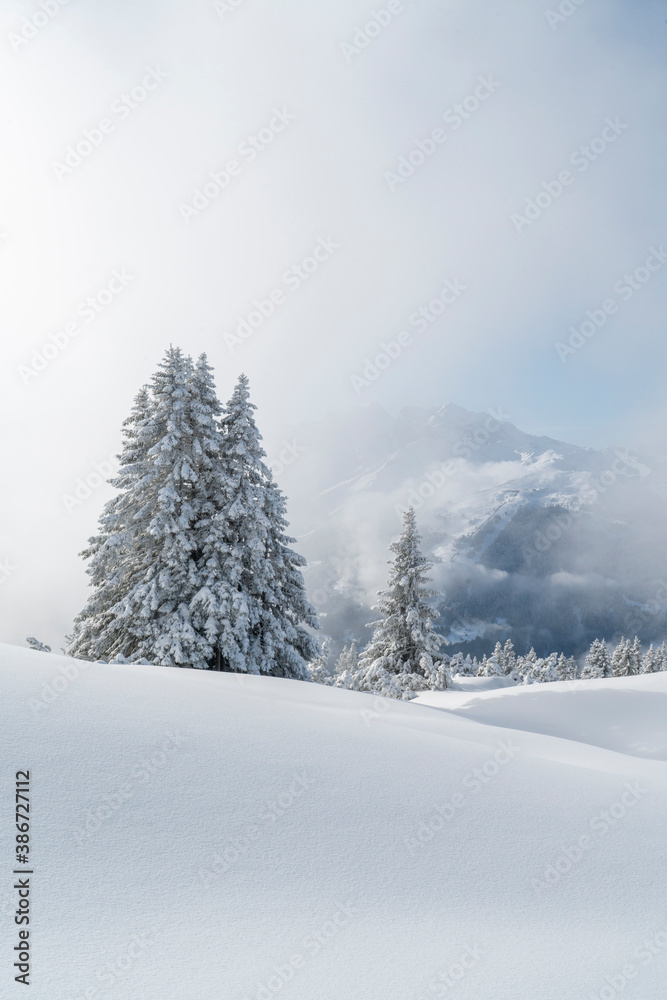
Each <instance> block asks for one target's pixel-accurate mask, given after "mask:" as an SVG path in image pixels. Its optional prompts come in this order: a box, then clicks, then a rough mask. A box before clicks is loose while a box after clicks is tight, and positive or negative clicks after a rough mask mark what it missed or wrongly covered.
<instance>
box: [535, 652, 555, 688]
mask: <svg viewBox="0 0 667 1000" xmlns="http://www.w3.org/2000/svg"><path fill="white" fill-rule="evenodd" d="M539 662H540V664H541V665H540V669H539V672H538V681H540V682H542V683H547V682H549V681H559V680H560V679H561V678H560V676H559V672H558V653H550V654H549V655H548V656H547V658H546V659H545V660H542V661H539ZM536 672H537V671H536Z"/></svg>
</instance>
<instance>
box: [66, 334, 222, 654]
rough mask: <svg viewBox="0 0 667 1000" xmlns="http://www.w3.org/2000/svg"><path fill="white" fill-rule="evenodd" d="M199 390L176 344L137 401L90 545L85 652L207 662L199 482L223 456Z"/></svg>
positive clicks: (78, 638)
mask: <svg viewBox="0 0 667 1000" xmlns="http://www.w3.org/2000/svg"><path fill="white" fill-rule="evenodd" d="M198 388H199V387H198V384H197V380H196V378H195V372H194V366H193V364H192V359H191V358H189V357H187V356H185V355H183V353H182V352H181V350H180V349H179V348H173V347H172V348H170V349H169V350H168V351H167V352H166V355H165V358H164V360H163V361H162V362H161V364H160V366H159V368H158V370H157V372H156V374H155V375H154V376H153V379H152V382H151V388H150V393H142V394H140V397H138V399H137V405H136V406H135V412H134V414H133V417H132V418H131V420H130V430H131V433H130V435H129V437H128V436H127V435H126V449H125V450H124V452H123V455H122V456H121V469H120V471H119V474H118V476H117V478H116V480H115V481H114V485H116V486H117V487H118V488H119V489H120V490H121V493H120V495H118V496H117V497H116V498H114V500H112V501H111V502H110V504H108V505H107V507H106V508H105V514H104V515H103V518H102V527H103V533H102V534H101V535H100V536H98V538H96V539H92V540H91V548H90V549H89V550H88V554H89V555H91V556H93V558H92V559H91V565H90V567H89V572H90V573H91V576H93V585H94V586H95V585H96V584H97V587H98V591H99V598H100V607H99V610H98V609H97V608H96V607H95V596H96V595H93V602H92V606H91V605H90V604H89V606H88V607H87V608H86V609H84V612H82V615H81V616H80V617H79V619H78V620H77V623H76V624H75V632H74V636H73V642H72V645H71V649H70V651H71V652H73V653H74V654H75V655H82V653H83V652H84V650H83V649H82V646H83V644H84V643H83V642H82V639H83V636H84V633H85V634H86V635H87V636H88V638H89V639H90V637H91V633H92V636H93V638H92V643H91V642H90V641H89V643H88V646H89V648H88V649H87V650H86V651H87V652H88V654H89V655H91V654H92V655H93V656H94V657H95V658H97V657H102V658H104V659H114V658H116V659H118V658H120V657H123V658H124V659H125V660H126V661H128V662H136V661H138V660H140V659H146V660H148V661H149V662H150V663H155V664H162V665H166V666H192V667H199V668H204V667H206V666H207V665H208V663H209V661H210V658H211V654H212V650H211V648H210V645H209V644H208V642H207V640H206V638H205V637H204V636H203V635H202V634H201V633H199V632H197V631H196V630H195V629H194V628H193V625H192V621H191V614H190V601H191V599H192V596H193V595H194V593H196V591H197V589H198V586H199V578H198V567H197V560H198V557H199V551H198V548H199V545H198V533H197V530H196V523H197V521H198V520H199V518H200V516H201V504H202V502H203V494H202V489H203V486H202V484H203V483H205V481H206V478H207V475H208V474H209V472H210V470H211V468H212V467H214V466H215V465H216V463H217V462H218V461H219V457H218V449H219V445H218V441H217V434H216V431H215V413H214V412H207V405H208V404H207V403H206V401H205V400H202V399H201V398H199V393H198ZM107 568H108V569H110V570H111V571H112V573H111V578H109V577H107V574H106V569H107ZM109 599H111V601H112V602H113V603H110V602H109ZM100 626H101V628H100Z"/></svg>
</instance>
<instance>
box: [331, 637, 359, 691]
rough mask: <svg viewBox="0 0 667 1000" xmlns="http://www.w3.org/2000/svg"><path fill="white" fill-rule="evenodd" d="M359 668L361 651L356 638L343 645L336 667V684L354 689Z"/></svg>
mask: <svg viewBox="0 0 667 1000" xmlns="http://www.w3.org/2000/svg"><path fill="white" fill-rule="evenodd" d="M358 669H359V653H358V651H357V644H356V642H355V641H354V640H352V642H346V643H345V645H344V646H343V648H342V650H341V652H340V655H339V657H338V659H337V660H336V666H335V667H334V686H335V687H341V688H352V689H354V685H355V679H356V676H357V671H358Z"/></svg>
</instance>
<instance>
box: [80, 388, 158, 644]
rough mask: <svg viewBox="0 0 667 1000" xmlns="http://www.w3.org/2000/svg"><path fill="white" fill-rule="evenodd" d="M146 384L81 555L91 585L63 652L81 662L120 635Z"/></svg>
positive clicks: (142, 471) (142, 461)
mask: <svg viewBox="0 0 667 1000" xmlns="http://www.w3.org/2000/svg"><path fill="white" fill-rule="evenodd" d="M151 407H152V403H151V399H150V394H149V390H148V386H143V387H142V388H141V389H140V391H139V392H138V393H137V396H136V397H135V400H134V405H133V407H132V412H131V413H130V416H129V417H128V418H127V419H126V420H124V421H123V426H122V434H123V448H122V451H121V454H120V455H118V460H119V465H120V467H119V470H118V473H117V475H116V477H115V479H111V480H110V483H111V485H112V486H114V487H115V488H116V489H117V490H118V493H117V494H116V495H115V496H114V497H112V499H111V500H109V501H108V503H107V504H106V505H105V507H104V510H103V511H102V514H101V516H100V519H99V534H98V535H95V536H94V537H92V538H90V539H89V540H88V548H86V549H84V551H83V552H82V553H81V555H82V556H83V558H84V559H88V560H89V563H88V566H87V567H86V573H87V574H88V576H89V577H90V585H91V586H92V588H93V592H92V594H91V595H90V596H89V598H88V600H87V602H86V605H85V607H84V608H83V610H82V611H81V612H80V613H79V615H77V617H76V618H75V620H74V628H73V630H72V634H71V635H70V636H67V639H66V643H67V644H66V647H65V652H66V653H68V654H69V655H70V656H75V657H79V658H81V659H84V660H98V659H101V660H105V661H107V660H108V659H109V658H110V657H111V656H112V655H113V652H112V651H113V648H114V646H115V644H116V643H117V641H118V640H119V639H121V642H122V635H123V629H124V624H125V623H123V622H121V621H119V620H118V614H117V611H116V609H117V605H118V604H119V602H120V601H121V599H122V598H123V596H124V595H125V593H126V592H127V588H128V586H129V575H130V573H131V567H132V562H131V558H132V551H133V546H134V542H135V538H136V534H137V524H136V523H135V521H134V515H135V513H137V509H136V505H135V503H134V489H135V486H136V484H137V483H138V482H139V481H140V480H141V479H142V478H143V477H144V476H145V475H147V474H148V463H147V453H148V447H149V446H148V438H149V435H148V427H149V423H150V419H151Z"/></svg>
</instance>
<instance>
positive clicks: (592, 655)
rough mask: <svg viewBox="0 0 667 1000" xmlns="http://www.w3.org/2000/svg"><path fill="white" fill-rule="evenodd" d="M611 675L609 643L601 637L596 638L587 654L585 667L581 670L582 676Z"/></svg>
mask: <svg viewBox="0 0 667 1000" xmlns="http://www.w3.org/2000/svg"><path fill="white" fill-rule="evenodd" d="M610 675H611V663H610V661H609V653H608V651H607V644H606V643H605V642H603V641H602V640H601V639H594V640H593V643H592V645H591V648H590V650H589V652H588V655H587V656H586V663H585V665H584V669H583V670H582V671H581V676H582V678H586V679H591V678H595V677H609V676H610Z"/></svg>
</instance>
